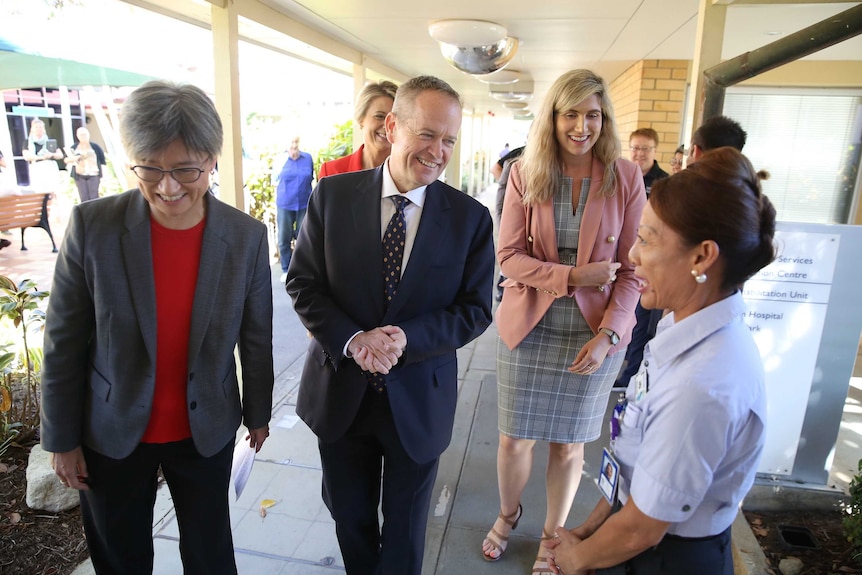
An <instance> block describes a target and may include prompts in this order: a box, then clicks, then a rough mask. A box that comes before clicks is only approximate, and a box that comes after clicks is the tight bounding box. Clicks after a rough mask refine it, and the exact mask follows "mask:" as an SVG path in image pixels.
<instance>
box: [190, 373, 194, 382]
mask: <svg viewBox="0 0 862 575" xmlns="http://www.w3.org/2000/svg"><path fill="white" fill-rule="evenodd" d="M194 379H195V374H194V373H190V374H189V381H194Z"/></svg>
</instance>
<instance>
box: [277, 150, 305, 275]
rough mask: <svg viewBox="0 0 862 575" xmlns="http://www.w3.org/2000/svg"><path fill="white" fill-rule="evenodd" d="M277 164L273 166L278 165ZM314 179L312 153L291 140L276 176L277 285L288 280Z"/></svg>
mask: <svg viewBox="0 0 862 575" xmlns="http://www.w3.org/2000/svg"><path fill="white" fill-rule="evenodd" d="M278 163H280V162H277V163H276V164H275V165H278ZM312 180H314V160H312V159H311V154H309V153H308V152H303V151H301V150H300V149H299V137H298V136H297V137H295V138H293V139H292V140H291V141H290V147H289V148H288V150H287V156H286V157H285V158H284V163H282V164H281V169H280V170H279V171H278V173H277V174H276V175H275V184H276V191H275V206H276V210H277V212H276V225H277V226H278V255H279V258H280V260H281V277H280V278H279V280H278V281H279V282H280V283H282V284H283V283H284V282H285V280H286V279H287V268H288V267H289V266H290V256H291V254H292V253H293V242H294V240H296V237H297V235H298V234H299V228H300V227H301V226H302V219H303V218H304V217H305V210H306V208H307V207H308V198H309V196H311V182H312Z"/></svg>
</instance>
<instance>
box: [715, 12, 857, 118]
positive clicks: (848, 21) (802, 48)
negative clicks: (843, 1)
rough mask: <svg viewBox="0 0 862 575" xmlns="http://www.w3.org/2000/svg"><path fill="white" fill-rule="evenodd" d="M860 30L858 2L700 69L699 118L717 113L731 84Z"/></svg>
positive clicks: (829, 44)
mask: <svg viewBox="0 0 862 575" xmlns="http://www.w3.org/2000/svg"><path fill="white" fill-rule="evenodd" d="M860 33H862V4H860V5H858V6H855V7H853V8H850V9H849V10H845V11H844V12H841V13H840V14H836V15H835V16H832V17H830V18H827V19H826V20H823V21H821V22H818V23H817V24H812V25H811V26H809V27H808V28H803V29H802V30H800V31H798V32H794V33H793V34H791V35H789V36H787V37H786V38H782V39H781V40H776V41H775V42H772V43H770V44H767V45H766V46H763V47H761V48H758V49H757V50H752V51H750V52H746V53H745V54H741V55H739V56H737V57H735V58H732V59H730V60H727V61H725V62H722V63H721V64H718V65H716V66H713V67H712V68H709V69H707V70H704V72H703V80H704V82H703V120H706V119H708V118H711V117H713V116H719V115H721V112H722V110H723V109H724V92H725V89H726V88H727V87H728V86H733V85H735V84H738V83H739V82H742V81H743V80H747V79H749V78H753V77H754V76H757V75H758V74H762V73H763V72H766V71H769V70H772V69H773V68H777V67H779V66H782V65H784V64H787V63H789V62H793V61H794V60H798V59H800V58H803V57H805V56H808V55H809V54H813V53H814V52H817V51H819V50H823V49H824V48H828V47H829V46H832V45H833V44H838V43H839V42H843V41H844V40H847V39H848V38H852V37H854V36H857V35H858V34H860Z"/></svg>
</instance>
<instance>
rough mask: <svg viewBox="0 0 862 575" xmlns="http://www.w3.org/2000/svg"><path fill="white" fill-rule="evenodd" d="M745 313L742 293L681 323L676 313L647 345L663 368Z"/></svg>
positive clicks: (654, 358)
mask: <svg viewBox="0 0 862 575" xmlns="http://www.w3.org/2000/svg"><path fill="white" fill-rule="evenodd" d="M744 314H745V301H744V300H743V299H742V293H741V292H739V291H735V292H734V293H732V294H731V295H729V296H728V297H726V298H724V299H723V300H720V301H717V302H715V303H714V304H712V305H710V306H707V307H705V308H703V309H702V310H700V311H698V312H695V313H693V314H692V315H690V316H688V317H687V318H685V319H684V320H682V321H680V322H676V321H674V314H673V313H669V314H667V315H666V316H664V317H663V318H662V319H661V321H660V322H658V331H657V333H656V336H655V337H654V338H653V339H652V341H650V342H649V343H648V344H647V345H649V348H650V352H651V355H652V359H653V361H655V362H656V364H657V365H656V366H657V367H659V368H660V367H662V366H664V365H666V364H667V363H668V362H670V361H672V360H673V359H674V358H675V357H678V356H680V355H681V354H683V353H685V352H686V351H688V350H689V349H691V348H693V347H694V346H696V345H698V344H699V343H700V342H701V341H703V340H704V339H705V338H707V337H708V336H709V335H711V334H713V333H715V332H716V331H718V330H720V329H721V328H723V327H724V326H726V325H727V324H729V323H731V322H732V321H734V320H735V319H737V318H741V317H742V316H743V315H744Z"/></svg>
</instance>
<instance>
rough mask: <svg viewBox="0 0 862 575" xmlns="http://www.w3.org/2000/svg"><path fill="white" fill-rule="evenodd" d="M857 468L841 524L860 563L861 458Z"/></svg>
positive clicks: (861, 559)
mask: <svg viewBox="0 0 862 575" xmlns="http://www.w3.org/2000/svg"><path fill="white" fill-rule="evenodd" d="M857 470H858V471H859V474H857V475H855V476H854V477H853V480H852V481H850V488H849V491H850V500H849V501H848V502H847V503H845V504H844V511H845V513H846V515H845V517H844V520H843V526H844V536H845V537H846V538H847V541H849V542H850V543H851V544H852V545H853V559H855V560H856V562H857V563H862V477H860V476H862V459H860V460H859V463H858V464H857Z"/></svg>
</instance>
